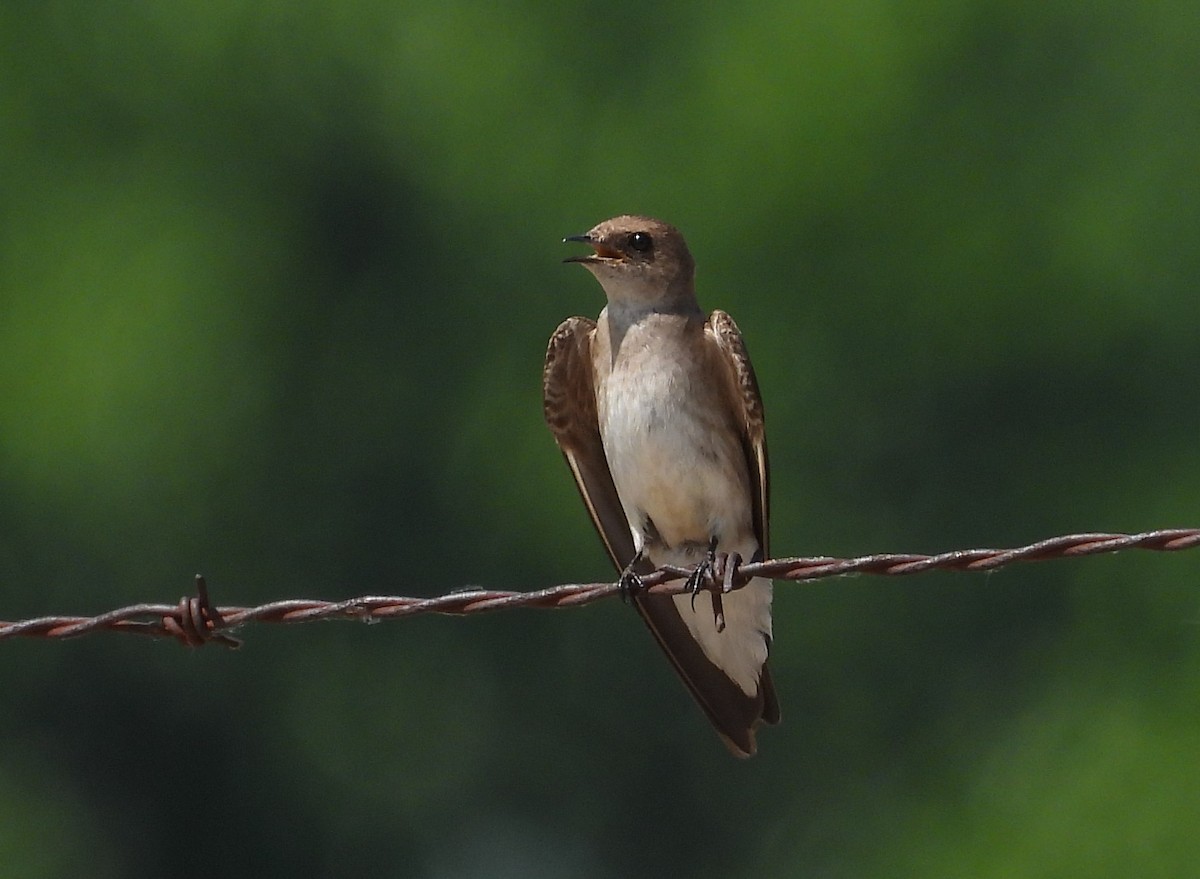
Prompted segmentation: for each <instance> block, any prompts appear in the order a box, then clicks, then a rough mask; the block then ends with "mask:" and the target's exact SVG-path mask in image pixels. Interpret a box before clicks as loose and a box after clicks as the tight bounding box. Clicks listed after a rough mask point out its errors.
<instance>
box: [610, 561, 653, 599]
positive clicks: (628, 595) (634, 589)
mask: <svg viewBox="0 0 1200 879" xmlns="http://www.w3.org/2000/svg"><path fill="white" fill-rule="evenodd" d="M642 555H643V550H640V549H639V550H638V551H637V555H635V556H634V557H633V558H632V559H630V561H629V564H627V565H626V566H625V570H623V571H622V572H621V577H620V579H618V580H617V594H618V595H620V596H621V603H622V604H628V603H629V601H630V599H632V598H633V597H634V596H635V595H637V593H639V592H641V591H642V590H643V589H645V588H646V584H644V583H643V582H642V578H641V577H639V576H638V575H637V573H636V572H635V571H634V568H636V567H637V565H638V562H640V561H641V560H642Z"/></svg>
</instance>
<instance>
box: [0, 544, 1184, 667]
mask: <svg viewBox="0 0 1200 879" xmlns="http://www.w3.org/2000/svg"><path fill="white" fill-rule="evenodd" d="M1196 546H1200V528H1167V529H1162V530H1158V531H1146V532H1142V533H1140V534H1108V533H1089V534H1067V535H1063V536H1061V537H1051V538H1048V539H1046V540H1039V541H1037V542H1036V543H1030V544H1027V545H1026V546H1020V547H1016V548H1013V549H959V550H952V551H950V552H943V553H939V554H937V555H920V554H916V553H877V554H874V555H865V556H858V557H856V558H847V559H839V558H831V557H827V556H816V557H802V558H783V559H770V560H768V561H762V562H750V563H746V564H742V565H741V566H740V567H738V569H737V570H738V578H737V581H736V582H734V583H733V588H735V589H736V588H738V587H739V586H740V585H741V584H744V583H745V582H746V581H748V580H749V579H750V578H751V577H768V578H770V579H773V580H793V581H805V582H807V581H812V580H820V579H824V578H827V577H839V576H845V575H849V574H871V575H882V576H907V575H911V574H921V573H925V572H926V571H934V570H941V571H994V570H996V569H998V568H1002V567H1004V566H1006V565H1010V564H1013V563H1014V562H1025V561H1046V560H1048V559H1061V558H1078V557H1080V556H1088V555H1099V554H1102V553H1114V552H1121V551H1123V550H1129V549H1143V550H1153V551H1155V552H1175V551H1178V550H1184V549H1193V548H1195V547H1196ZM691 572H692V569H691V568H680V567H664V568H660V569H659V570H657V571H655V572H654V573H652V574H649V575H647V576H644V577H642V578H641V580H642V587H643V588H645V589H646V590H648V591H650V592H653V593H659V594H667V595H675V594H679V593H681V592H683V591H684V590H685V589H686V588H687V586H686V584H685V582H684V581H685V579H686V578H687V576H688V575H689V574H690V573H691ZM195 585H196V594H195V595H194V596H191V597H188V596H184V597H183V598H182V599H180V601H179V602H178V603H177V604H173V605H171V604H132V605H129V606H127V607H122V608H118V609H116V610H111V611H108V612H107V613H102V614H99V615H97V616H91V617H82V616H45V617H37V618H35V619H28V620H22V621H20V622H4V621H0V640H4V639H6V638H50V639H62V638H78V637H80V636H82V635H88V634H92V633H93V632H101V631H107V632H124V633H127V634H137V635H148V636H151V637H154V638H174V639H175V640H177V641H179V642H181V643H183V644H187V645H189V646H193V647H199V646H202V645H204V644H207V643H209V642H215V643H218V644H223V645H224V646H226V647H238V646H240V643H241V642H240V641H238V639H236V638H233V637H232V636H230V634H229V632H230V631H233V630H235V629H238V628H241V627H243V626H245V625H247V624H248V623H308V622H314V621H316V620H339V619H340V620H359V621H363V622H371V621H378V620H387V619H397V618H400V617H410V616H417V615H419V614H430V613H436V614H449V615H463V614H471V613H484V612H488V611H497V610H507V609H511V608H515V607H541V608H559V607H576V606H578V605H582V604H590V603H592V602H594V601H598V600H600V599H602V598H608V597H610V596H613V595H618V594H623V590H622V587H621V586H620V584H618V583H615V582H614V583H567V584H563V585H560V586H551V587H549V588H546V589H539V590H536V591H534V592H512V591H503V590H496V589H484V588H476V587H470V588H466V589H458V590H455V591H453V592H450V593H447V594H445V595H439V596H436V597H434V598H405V597H401V596H395V595H390V596H382V595H364V596H360V597H358V598H349V599H346V600H344V601H321V600H310V599H286V600H282V601H271V602H267V603H266V604H260V605H257V606H255V607H214V606H213V605H212V604H211V603H210V602H209V596H208V587H207V584H206V582H205V580H204V577H203V576H201V575H199V574H197V575H196V584H195ZM711 585H712V586H713V588H716V589H719V588H720V586H719V585H718V584H716V583H714V584H711Z"/></svg>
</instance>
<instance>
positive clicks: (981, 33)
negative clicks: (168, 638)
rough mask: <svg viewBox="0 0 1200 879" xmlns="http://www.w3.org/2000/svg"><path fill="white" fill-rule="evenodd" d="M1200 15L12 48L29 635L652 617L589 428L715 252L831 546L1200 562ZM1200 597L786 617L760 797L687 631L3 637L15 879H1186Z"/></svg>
mask: <svg viewBox="0 0 1200 879" xmlns="http://www.w3.org/2000/svg"><path fill="white" fill-rule="evenodd" d="M1197 45H1200V14H1198V13H1197V7H1196V5H1195V3H1194V2H1178V0H1177V2H1170V0H1164V2H1153V0H1152V2H1147V3H1140V4H1123V3H1099V4H1095V3H1072V2H1051V3H1043V2H1039V3H1034V2H1027V0H1002V2H979V0H958V2H949V0H947V2H916V3H910V4H895V3H886V2H879V0H857V2H855V0H852V2H849V3H809V4H796V3H791V2H787V3H774V4H760V5H758V6H754V7H743V6H733V5H713V4H710V5H709V6H707V7H705V8H704V9H703V10H701V9H699V6H698V5H694V4H686V3H679V2H675V3H670V2H669V3H665V4H658V5H654V6H649V5H646V4H640V3H629V2H622V0H618V2H611V3H607V4H603V5H600V4H553V3H548V2H523V3H512V4H509V5H507V6H506V7H495V6H492V5H489V4H485V3H447V4H441V5H438V6H435V5H433V4H422V5H412V4H406V3H378V2H363V3H354V4H336V3H315V2H291V3H279V2H269V0H268V2H258V3H236V2H216V3H213V2H205V3H199V2H191V0H179V2H174V3H169V4H150V3H141V4H88V3H80V2H74V3H71V2H46V3H29V2H10V3H6V4H4V5H3V6H0V158H2V161H0V589H2V592H0V618H4V619H9V620H12V619H20V618H23V617H29V616H37V615H41V614H47V613H75V612H80V613H92V612H99V611H102V610H106V609H109V608H113V607H117V606H120V605H122V604H126V603H130V602H134V601H173V600H174V598H175V597H177V596H178V595H180V594H183V593H185V592H188V591H189V590H190V586H191V584H190V578H191V575H192V574H193V573H194V572H197V571H200V572H203V573H205V574H206V575H207V576H208V579H209V583H210V585H211V587H212V589H213V593H214V598H215V600H216V601H218V602H219V603H222V604H250V603H256V602H259V601H266V600H271V599H276V598H285V597H323V598H344V597H350V596H353V595H359V594H363V593H398V594H410V595H436V594H440V593H442V592H445V591H448V590H451V589H454V588H458V587H462V586H465V585H469V584H480V585H487V586H494V587H500V588H514V589H533V588H540V587H543V586H548V585H552V584H555V583H560V582H571V581H575V582H579V581H593V580H601V579H609V578H611V576H612V572H611V571H610V570H609V569H608V566H607V562H606V560H605V558H604V557H603V554H602V552H601V549H600V544H599V541H598V539H597V538H596V536H595V534H594V533H593V532H592V529H591V526H590V524H589V523H588V521H587V518H586V515H585V514H584V511H583V508H582V505H581V504H580V503H579V500H578V497H577V496H576V492H575V489H574V487H573V485H572V484H571V479H570V477H569V475H568V472H567V470H566V468H565V466H564V465H563V463H562V460H561V458H560V456H559V454H558V452H557V450H556V448H555V446H554V443H553V441H552V439H551V437H550V435H549V432H548V431H547V430H546V428H545V427H544V425H543V423H542V418H541V400H540V371H541V360H542V355H543V352H544V346H545V342H546V339H547V337H548V336H549V334H550V333H551V331H552V330H553V329H554V327H555V326H556V325H557V323H558V322H559V321H560V320H561V319H563V318H564V317H566V316H568V315H571V314H595V313H596V312H598V311H599V309H600V307H601V305H602V296H601V292H600V289H599V287H598V285H597V284H596V283H595V282H594V280H593V279H592V278H590V277H588V276H587V273H586V272H583V271H581V270H579V269H578V268H577V267H574V266H563V265H561V264H560V260H561V259H562V257H563V256H565V255H567V252H568V251H567V249H566V248H564V247H563V246H562V245H561V244H560V243H559V239H560V238H561V237H562V236H564V235H567V234H575V233H579V232H582V231H585V230H586V229H588V228H589V227H590V226H592V225H593V224H594V223H595V222H597V221H598V220H600V219H603V218H605V217H607V216H610V215H613V214H617V213H624V212H639V213H648V214H651V215H656V216H661V217H663V218H664V219H667V220H669V221H671V222H674V223H675V224H676V225H678V226H680V227H681V228H682V229H683V230H684V232H685V233H686V234H687V236H688V239H689V242H690V243H691V247H692V250H693V252H694V254H695V256H696V259H697V262H698V264H699V281H698V283H699V288H700V298H701V301H702V304H704V305H705V306H707V307H709V308H712V307H718V306H719V307H722V308H725V309H727V310H728V311H730V312H731V313H732V314H733V315H734V316H735V317H736V319H737V320H738V322H739V324H740V326H741V328H742V330H743V332H744V333H745V334H746V336H747V339H748V342H749V345H750V349H751V352H752V354H753V355H754V359H755V364H756V367H757V369H758V373H759V378H760V382H761V384H762V388H763V393H764V396H765V401H766V406H767V414H768V427H769V435H770V442H771V453H772V463H773V479H774V485H773V488H774V521H773V528H772V534H773V549H774V551H775V554H776V555H800V554H804V555H810V554H830V555H848V554H860V553H868V552H879V551H914V552H922V551H927V552H932V551H940V550H946V549H953V548H960V547H967V546H978V545H985V546H986V545H999V546H1006V545H1015V544H1019V543H1023V542H1026V541H1030V540H1035V539H1038V538H1041V537H1046V536H1049V535H1052V534H1059V533H1065V532H1071V531H1080V530H1129V531H1137V530H1145V529H1150V528H1155V527H1166V526H1184V525H1192V526H1194V525H1197V524H1198V523H1200V515H1198V511H1197V506H1198V505H1197V499H1200V459H1198V457H1197V439H1198V437H1200V369H1198V367H1200V297H1198V296H1197V279H1198V278H1200V246H1198V244H1200V99H1198V97H1197V96H1198V95H1200V90H1198V83H1200V53H1198V52H1197V50H1196V47H1197ZM1198 585H1200V555H1197V554H1196V553H1183V554H1179V555H1173V556H1172V555H1153V554H1135V553H1129V554H1126V555H1121V556H1114V557H1106V558H1093V559H1086V560H1079V561H1070V562H1053V563H1045V564H1039V565H1027V566H1021V567H1016V568H1011V569H1007V570H1004V571H1002V572H999V573H995V574H992V575H989V576H982V575H980V576H967V575H952V574H942V575H929V576H921V577H914V578H911V579H903V580H881V579H878V578H870V577H862V578H857V579H843V580H836V581H823V582H821V583H817V584H811V585H795V584H792V585H787V584H784V585H780V586H779V587H778V589H777V593H776V608H777V610H776V622H775V631H776V645H775V652H774V664H775V669H776V674H775V677H776V681H777V682H778V684H779V689H780V693H781V698H782V700H783V708H784V724H783V725H782V726H781V727H779V728H777V729H770V730H765V731H763V733H762V734H761V736H760V754H759V756H758V757H757V758H755V759H754V760H752V761H749V762H738V761H735V760H733V759H731V758H730V757H728V756H727V754H726V753H725V751H724V749H723V748H722V747H721V745H720V744H719V743H718V741H717V739H716V737H715V735H713V733H712V732H711V731H710V729H709V728H708V726H707V724H706V723H705V721H704V720H703V718H702V716H701V714H700V712H699V710H698V709H696V708H695V707H694V706H693V705H692V703H691V702H690V700H689V698H688V697H687V695H686V693H685V691H684V689H683V687H682V686H681V685H680V684H679V682H678V681H677V680H676V679H675V677H674V675H673V673H672V671H671V670H670V668H669V666H668V664H667V662H666V661H665V660H664V659H663V658H662V657H661V656H660V655H659V654H658V651H657V648H656V646H655V645H654V643H653V641H652V639H651V638H650V637H649V635H648V634H647V633H646V632H645V631H644V630H643V628H642V626H641V624H640V623H639V622H638V620H637V619H636V617H635V615H634V614H633V612H632V611H631V610H630V609H629V608H627V607H623V606H622V605H621V604H620V603H619V602H616V601H611V602H607V603H603V604H600V605H594V606H591V607H589V608H584V609H577V610H572V611H562V612H556V613H550V612H543V611H522V612H506V613H503V614H496V615H493V616H483V617H474V618H470V619H453V618H446V617H427V618H420V619H411V620H406V621H400V622H394V623H389V624H385V625H378V626H373V627H369V628H368V627H365V626H356V625H351V624H331V625H325V626H316V625H310V626H304V627H292V628H287V627H278V628H268V627H256V628H253V629H250V630H247V631H245V632H244V633H243V634H244V636H245V638H246V640H247V644H246V646H245V647H244V648H243V649H242V650H241V651H238V652H228V651H224V650H221V649H219V648H207V649H204V650H199V651H188V650H184V649H181V648H179V647H178V646H176V645H173V644H170V643H159V642H150V641H143V640H140V639H134V638H125V637H117V636H103V635H100V636H94V637H91V638H87V639H81V640H78V641H72V642H65V643H38V642H23V641H22V642H17V641H6V642H4V643H3V644H0V692H2V694H3V695H2V696H0V705H2V706H3V709H2V710H0V872H2V873H3V875H4V876H5V877H6V879H7V877H60V876H80V875H84V876H89V877H157V876H174V877H193V876H194V877H200V876H209V875H211V871H212V869H213V868H214V865H215V867H216V869H219V871H220V873H221V875H223V876H228V877H243V876H246V877H250V876H254V877H265V876H329V875H341V876H364V877H375V876H379V877H385V876H389V877H390V876H414V877H431V879H440V877H460V876H461V877H485V876H486V877H493V876H498V877H535V876H581V877H626V876H662V875H672V876H697V877H716V876H760V877H762V876H766V877H775V876H779V877H791V876H804V877H807V876H820V877H859V876H890V877H907V876H912V877H918V876H919V877H923V879H927V877H963V876H973V877H1013V876H1021V877H1075V876H1078V877H1122V879H1124V877H1129V876H1134V875H1136V876H1139V877H1158V876H1161V877H1180V876H1189V875H1191V876H1195V875H1198V872H1197V871H1198V870H1200V868H1198V867H1197V866H1196V865H1197V864H1198V863H1200V833H1197V827H1198V826H1200V759H1198V758H1197V754H1198V753H1200V686H1198V685H1200V590H1198V589H1197V586H1198Z"/></svg>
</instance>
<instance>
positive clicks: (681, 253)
mask: <svg viewBox="0 0 1200 879" xmlns="http://www.w3.org/2000/svg"><path fill="white" fill-rule="evenodd" d="M563 241H580V242H583V243H584V244H587V245H589V246H590V247H591V248H592V251H593V252H592V253H590V254H588V255H586V256H572V257H568V258H567V259H565V260H563V262H577V263H581V264H582V265H583V266H584V267H585V268H587V269H588V271H590V272H591V273H592V274H593V275H595V276H596V280H598V281H599V282H600V286H601V287H603V288H604V294H605V296H607V297H608V301H609V302H613V303H619V304H621V305H625V306H651V307H654V306H661V305H668V304H671V303H674V302H679V301H684V302H688V301H694V298H695V287H694V279H695V270H696V265H695V263H694V262H693V261H692V254H691V253H690V252H689V251H688V247H687V242H685V241H684V240H683V235H681V234H680V233H679V230H678V229H676V228H675V227H674V226H672V225H669V224H668V223H664V222H662V221H661V220H653V219H651V218H649V217H631V216H623V217H614V218H613V219H611V220H605V221H604V222H603V223H601V224H600V225H598V226H596V227H595V228H594V229H592V230H591V231H590V232H588V233H587V234H586V235H572V236H570V237H569V238H564V239H563Z"/></svg>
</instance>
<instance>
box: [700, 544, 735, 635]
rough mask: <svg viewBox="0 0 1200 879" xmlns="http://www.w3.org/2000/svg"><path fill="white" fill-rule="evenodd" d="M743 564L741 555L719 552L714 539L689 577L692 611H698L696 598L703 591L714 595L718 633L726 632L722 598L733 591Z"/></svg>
mask: <svg viewBox="0 0 1200 879" xmlns="http://www.w3.org/2000/svg"><path fill="white" fill-rule="evenodd" d="M741 563H742V556H741V554H740V553H736V552H734V553H728V552H717V539H716V538H715V537H714V538H713V539H712V540H711V541H710V542H709V544H708V555H707V556H705V558H704V560H703V561H701V562H700V564H698V565H696V570H694V571H692V573H691V574H690V575H689V576H688V579H687V589H688V591H689V592H691V593H692V610H695V609H696V596H697V595H699V594H700V592H701V590H703V589H705V588H707V589H708V591H709V592H711V593H712V605H713V624H714V625H715V626H716V627H717V631H718V632H723V631H725V606H724V603H723V602H722V601H721V596H722V595H724V594H725V593H726V592H732V591H733V587H734V581H735V578H736V577H737V569H738V566H739V565H741Z"/></svg>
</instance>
